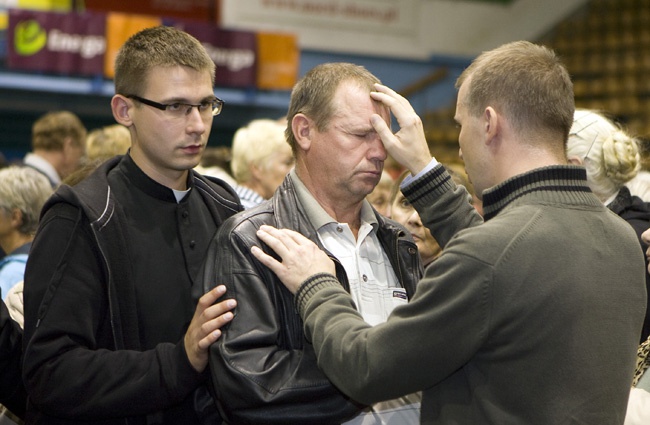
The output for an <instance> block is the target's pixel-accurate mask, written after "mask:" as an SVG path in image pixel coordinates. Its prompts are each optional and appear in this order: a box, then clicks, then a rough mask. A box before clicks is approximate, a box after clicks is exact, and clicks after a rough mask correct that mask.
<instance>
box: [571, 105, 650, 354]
mask: <svg viewBox="0 0 650 425" xmlns="http://www.w3.org/2000/svg"><path fill="white" fill-rule="evenodd" d="M567 157H568V159H569V162H571V163H573V164H576V165H582V166H583V167H584V168H585V170H586V171H587V180H588V184H589V187H590V188H591V190H592V191H593V192H594V194H595V195H596V196H597V197H598V198H599V199H600V200H601V201H602V203H603V204H605V205H606V206H607V208H609V209H610V210H612V211H613V212H615V213H616V214H618V215H619V216H620V217H621V218H623V219H624V220H625V221H627V222H628V223H629V224H630V225H631V226H632V227H633V228H634V230H635V231H636V233H637V235H638V237H639V243H640V245H641V247H642V249H643V250H644V251H645V250H647V249H648V245H647V242H646V241H644V240H643V239H642V238H641V235H642V234H643V232H645V231H646V230H647V229H648V227H650V209H649V208H648V206H647V204H646V203H645V202H643V200H641V199H640V198H639V197H637V196H633V195H631V194H630V190H629V189H628V188H627V187H626V186H625V184H626V183H627V182H628V181H630V180H631V179H632V178H634V177H635V176H636V175H637V173H638V172H639V170H640V168H641V158H640V155H639V146H638V141H637V140H636V139H635V138H634V137H632V136H631V135H629V134H628V133H627V132H625V131H624V130H623V128H621V127H620V126H618V125H617V124H615V123H614V122H613V121H612V120H610V119H609V118H607V117H606V116H605V115H603V114H602V113H598V112H596V111H591V110H585V109H577V110H576V111H575V115H574V121H573V126H572V127H571V131H570V133H569V140H568V143H567ZM646 286H647V288H648V290H649V291H650V274H649V273H648V271H647V270H646ZM648 336H650V310H648V309H646V317H645V321H644V323H643V329H642V332H641V335H640V341H645V340H646V339H647V338H648Z"/></svg>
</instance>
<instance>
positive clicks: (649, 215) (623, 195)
mask: <svg viewBox="0 0 650 425" xmlns="http://www.w3.org/2000/svg"><path fill="white" fill-rule="evenodd" d="M607 208H609V209H610V210H611V211H613V212H615V213H616V214H617V215H618V216H619V217H621V218H622V219H623V220H625V221H627V222H628V223H629V224H630V226H632V227H633V228H634V231H635V232H636V235H637V237H638V238H639V244H640V245H641V249H642V250H643V253H644V254H645V252H646V250H647V249H648V245H647V244H646V243H645V242H644V241H643V239H641V234H642V233H643V232H645V231H646V230H648V228H650V206H649V205H648V203H646V202H644V201H643V200H642V199H641V198H639V197H638V196H634V195H632V194H631V193H630V189H628V188H627V187H626V186H622V187H621V189H620V190H619V192H618V195H616V198H614V200H613V201H612V202H611V203H610V204H609V205H607ZM646 263H647V260H646ZM646 266H647V264H646ZM645 283H646V290H647V292H648V298H647V305H648V307H647V308H646V314H645V320H644V321H643V329H642V330H641V339H640V343H641V342H644V341H645V340H646V339H648V336H650V273H648V268H647V267H646V271H645Z"/></svg>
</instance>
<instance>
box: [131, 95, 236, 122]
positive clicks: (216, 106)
mask: <svg viewBox="0 0 650 425" xmlns="http://www.w3.org/2000/svg"><path fill="white" fill-rule="evenodd" d="M126 97H128V98H129V99H133V100H137V101H138V102H140V103H144V104H145V105H148V106H152V107H154V108H156V109H160V110H161V111H166V110H167V109H168V108H169V107H170V106H174V105H178V106H181V105H182V106H189V107H190V108H189V109H188V110H187V112H186V115H189V114H190V112H191V111H192V108H196V109H197V110H198V111H199V113H201V110H200V109H199V108H200V107H201V106H204V104H202V103H199V104H198V105H195V104H191V103H182V102H174V103H159V102H154V101H153V100H149V99H145V98H144V97H140V96H138V95H135V94H129V95H126ZM209 103H212V105H213V107H212V116H213V117H216V116H217V115H219V114H220V113H221V110H222V109H223V104H224V103H225V102H224V101H223V100H221V99H219V98H218V97H216V96H215V98H214V99H213V100H212V101H211V102H209Z"/></svg>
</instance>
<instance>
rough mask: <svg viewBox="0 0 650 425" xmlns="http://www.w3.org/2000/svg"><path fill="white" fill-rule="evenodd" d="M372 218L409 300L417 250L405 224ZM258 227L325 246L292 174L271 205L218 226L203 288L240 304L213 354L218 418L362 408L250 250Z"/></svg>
mask: <svg viewBox="0 0 650 425" xmlns="http://www.w3.org/2000/svg"><path fill="white" fill-rule="evenodd" d="M376 216H377V220H378V222H379V226H378V231H377V236H378V239H379V240H380V241H381V243H382V245H383V247H384V250H385V251H386V253H387V255H388V257H389V258H390V261H391V265H392V266H393V269H394V270H395V273H396V275H397V278H398V279H399V281H400V283H401V284H402V285H403V287H404V288H405V289H406V291H407V294H408V296H409V298H410V297H411V296H412V295H413V293H414V292H415V285H416V283H417V282H418V280H419V279H420V277H421V275H422V267H421V265H420V259H419V254H418V251H417V246H416V245H415V243H414V242H413V240H412V238H411V236H410V234H409V233H408V232H407V231H406V230H405V229H404V228H403V227H402V226H400V225H399V224H397V223H396V222H394V221H392V220H388V219H386V218H384V217H382V216H381V215H379V214H376ZM262 224H270V225H273V226H275V227H278V228H289V229H292V230H295V231H297V232H299V233H301V234H303V235H305V236H306V237H308V238H309V239H311V240H312V241H314V242H315V243H317V244H318V245H319V246H320V247H321V248H323V247H322V245H321V243H320V241H319V239H318V235H317V232H316V229H314V228H313V226H312V225H311V223H310V221H309V219H308V218H307V216H306V214H305V211H304V209H303V207H302V205H300V204H299V202H298V199H297V198H296V192H295V188H294V186H293V183H292V180H291V177H290V176H288V177H287V178H285V180H284V182H283V183H282V185H281V186H280V187H279V188H278V190H277V191H276V192H275V194H274V196H273V198H272V199H271V200H269V201H267V202H265V203H263V204H261V205H259V206H258V207H255V208H253V209H249V210H246V211H244V212H243V213H240V214H238V215H236V216H234V217H232V218H231V219H229V220H228V221H226V222H225V223H224V224H223V226H222V227H221V228H220V229H219V232H218V233H217V236H216V237H215V239H214V241H213V243H212V244H211V246H210V249H209V251H208V256H207V259H206V263H205V273H204V278H203V282H204V291H207V290H209V289H211V288H212V287H214V286H215V284H217V283H219V284H225V285H226V286H227V288H228V290H227V293H226V294H227V296H228V297H234V298H235V299H236V300H237V308H236V310H235V318H234V319H233V321H232V322H231V323H230V324H229V325H228V327H227V328H226V330H225V332H224V334H223V336H222V337H221V338H220V339H219V340H218V341H217V342H216V343H215V344H214V345H213V346H212V347H211V349H210V371H211V374H212V380H211V382H212V384H213V390H214V392H215V395H216V398H217V402H218V406H219V408H220V411H221V415H222V417H223V418H224V420H225V421H226V422H227V423H231V424H261V423H264V424H283V425H289V424H303V425H304V424H338V423H341V422H342V421H344V420H345V419H347V418H349V417H351V416H352V415H354V414H355V413H356V412H358V410H359V409H360V408H361V407H362V406H360V405H358V404H356V403H355V402H353V401H351V400H349V399H348V398H347V397H346V396H344V395H343V394H342V393H341V392H339V391H338V389H336V388H335V387H334V386H333V385H332V384H331V382H330V381H329V380H328V379H327V378H326V377H325V375H324V374H323V373H322V372H321V371H320V369H319V368H318V365H317V364H316V356H315V353H314V350H313V347H312V345H311V344H310V342H309V341H307V340H306V339H305V336H304V334H303V331H302V321H301V320H300V317H299V315H298V314H297V312H296V310H295V309H294V305H293V295H292V294H291V293H290V292H289V291H288V290H287V289H286V288H285V287H284V285H283V284H282V283H281V282H280V281H279V280H278V279H277V277H276V276H275V275H274V274H273V273H272V272H271V271H270V270H269V269H268V268H267V267H265V266H264V265H262V264H261V263H259V262H258V261H257V260H256V259H255V258H254V257H253V256H252V254H251V253H250V249H251V247H252V246H254V245H257V246H260V244H261V242H260V241H259V240H258V239H257V237H256V235H255V232H256V230H257V229H258V228H259V227H260V226H261V225H262ZM262 248H263V249H264V250H265V251H266V252H272V250H270V249H269V248H268V247H267V246H263V247H262ZM330 257H332V256H331V255H330ZM332 258H333V257H332ZM333 259H334V260H335V263H336V266H337V275H338V277H339V280H340V281H341V282H343V284H344V286H345V287H346V289H347V290H349V287H348V285H347V284H348V279H347V276H346V274H345V271H344V270H343V266H342V265H341V264H340V263H339V262H338V261H337V260H336V259H335V258H333Z"/></svg>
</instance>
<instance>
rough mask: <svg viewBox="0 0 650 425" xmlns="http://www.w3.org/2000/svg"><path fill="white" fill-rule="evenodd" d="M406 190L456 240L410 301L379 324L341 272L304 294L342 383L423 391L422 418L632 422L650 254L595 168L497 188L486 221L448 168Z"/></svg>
mask: <svg viewBox="0 0 650 425" xmlns="http://www.w3.org/2000/svg"><path fill="white" fill-rule="evenodd" d="M404 192H405V195H406V196H407V198H408V199H409V201H411V202H412V203H413V204H414V205H415V207H416V208H417V209H418V211H419V212H420V215H421V216H422V218H423V220H424V222H425V224H426V225H427V226H428V227H430V228H431V230H432V232H433V234H434V236H435V237H436V238H437V239H438V241H439V243H440V245H441V246H443V248H444V250H443V253H442V255H441V256H440V257H439V258H438V260H436V263H435V264H434V265H433V266H432V267H429V268H428V269H427V270H426V274H425V276H424V278H423V279H422V280H421V281H420V283H419V284H418V287H417V291H416V293H415V296H414V297H413V298H412V300H411V301H410V303H409V304H407V305H404V306H400V307H398V308H396V309H395V310H394V312H393V314H392V315H391V317H390V318H389V320H388V322H386V323H385V324H382V325H378V326H375V327H372V328H371V327H368V326H367V325H366V324H365V323H364V322H363V321H362V320H361V318H360V317H359V315H358V313H357V312H356V310H355V308H354V305H353V303H352V301H351V299H350V297H349V296H348V294H347V293H346V292H345V291H344V290H342V289H341V286H340V285H339V284H338V283H337V282H336V281H335V280H334V279H333V278H332V276H331V275H323V274H321V275H317V276H314V277H312V278H311V279H310V280H308V281H307V282H306V283H305V284H304V285H303V286H302V287H301V289H300V291H299V292H298V294H297V295H296V304H297V306H298V309H299V311H300V314H301V316H302V317H303V319H304V321H305V332H306V335H307V337H308V338H309V339H311V340H312V341H313V344H314V349H315V351H316V353H317V356H318V363H319V366H320V367H321V368H322V369H323V370H324V372H325V374H326V375H327V376H328V377H329V378H330V379H331V380H332V382H333V383H334V384H335V385H336V386H337V387H338V388H340V389H341V390H342V391H343V392H344V393H346V394H348V395H349V396H350V397H352V398H353V399H356V400H358V401H361V402H364V403H372V402H376V401H378V400H383V399H390V398H394V397H396V396H398V395H402V394H407V393H412V392H414V391H418V390H422V391H423V401H422V414H421V423H422V424H499V425H506V424H513V425H514V424H516V425H520V424H546V425H557V424H589V425H599V424H602V425H613V424H622V423H623V419H624V416H625V409H626V405H627V397H628V394H629V390H630V384H631V379H632V374H633V371H634V366H635V360H636V349H637V344H638V335H639V332H640V329H641V324H642V322H643V317H644V311H645V304H646V294H645V280H644V268H645V262H644V259H643V254H642V252H641V250H640V248H639V244H638V241H637V239H636V235H635V233H634V231H633V230H632V228H631V227H630V226H629V225H628V224H627V223H626V222H625V221H623V220H622V219H620V218H619V217H618V216H616V215H615V214H614V213H612V212H611V211H609V210H608V209H607V208H605V207H604V206H603V205H602V204H601V203H600V202H599V201H598V199H596V197H595V196H594V195H593V194H592V193H591V192H590V190H589V188H588V186H587V183H586V175H585V172H584V170H583V169H581V168H578V167H572V166H554V167H546V168H542V169H538V170H534V171H532V172H529V173H526V174H523V175H520V176H517V177H515V178H513V179H510V180H508V181H506V182H504V183H502V184H500V185H498V186H497V187H494V188H492V189H490V190H488V191H486V192H485V193H484V197H483V202H484V204H483V208H484V212H485V218H486V221H485V222H484V223H482V220H481V218H480V217H479V216H478V215H477V214H475V213H474V211H473V209H472V207H471V205H469V203H468V202H467V195H466V193H465V191H464V190H463V189H459V188H457V187H456V186H455V184H454V183H453V182H452V181H451V179H450V177H449V174H448V173H447V172H446V171H445V170H444V168H443V167H442V166H437V167H436V168H434V169H433V170H431V171H430V172H429V173H427V175H425V176H423V177H422V178H420V179H419V180H418V181H416V182H413V183H411V184H409V186H408V187H407V188H405V190H404Z"/></svg>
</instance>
